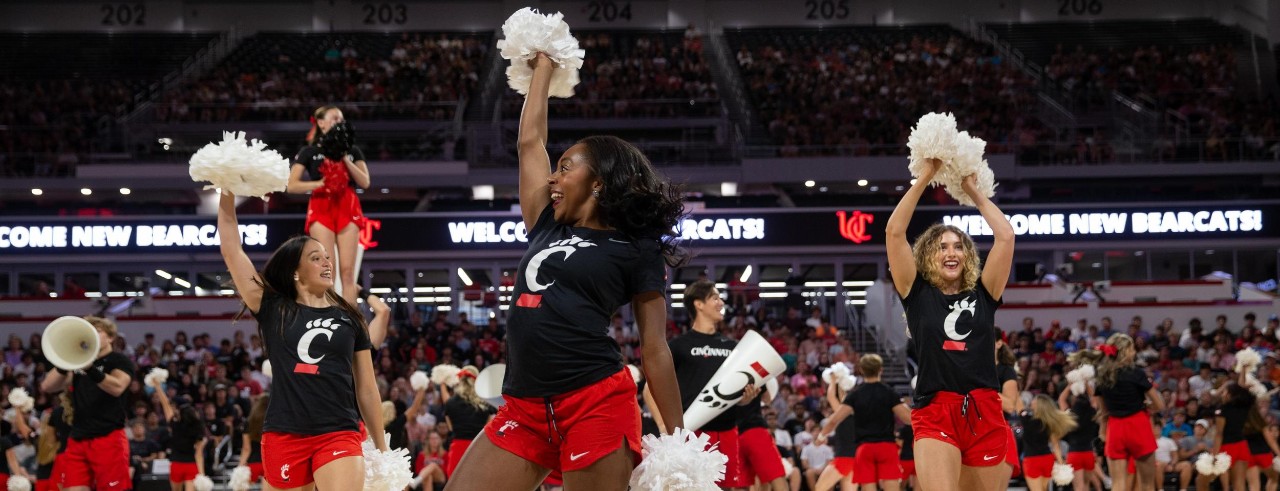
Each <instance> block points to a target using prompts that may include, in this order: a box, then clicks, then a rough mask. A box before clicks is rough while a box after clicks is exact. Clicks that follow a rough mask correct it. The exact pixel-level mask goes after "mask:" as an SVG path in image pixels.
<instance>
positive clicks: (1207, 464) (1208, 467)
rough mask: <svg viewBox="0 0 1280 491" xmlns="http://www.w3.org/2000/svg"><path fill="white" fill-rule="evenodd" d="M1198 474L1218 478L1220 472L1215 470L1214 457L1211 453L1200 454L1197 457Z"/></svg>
mask: <svg viewBox="0 0 1280 491" xmlns="http://www.w3.org/2000/svg"><path fill="white" fill-rule="evenodd" d="M1196 472H1198V473H1200V475H1204V476H1216V475H1218V472H1217V471H1215V470H1214V468H1213V455H1212V454H1210V453H1209V452H1205V453H1202V454H1200V456H1199V457H1196Z"/></svg>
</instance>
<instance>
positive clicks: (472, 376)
mask: <svg viewBox="0 0 1280 491" xmlns="http://www.w3.org/2000/svg"><path fill="white" fill-rule="evenodd" d="M479 374H480V371H479V370H477V369H476V367H474V366H471V365H467V366H465V367H462V370H459V371H458V384H457V385H455V386H453V387H451V388H450V390H452V391H453V396H454V397H457V398H460V399H462V400H463V402H466V403H467V404H470V405H472V406H474V407H475V408H476V409H485V408H487V407H488V406H489V403H488V402H486V401H485V400H484V399H481V398H480V396H479V395H477V394H476V377H477V376H478V375H479Z"/></svg>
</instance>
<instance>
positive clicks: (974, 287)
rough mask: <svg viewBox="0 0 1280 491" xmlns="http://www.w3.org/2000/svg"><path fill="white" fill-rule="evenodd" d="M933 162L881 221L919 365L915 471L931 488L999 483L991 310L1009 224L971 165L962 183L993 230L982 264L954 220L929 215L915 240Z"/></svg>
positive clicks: (1006, 266)
mask: <svg viewBox="0 0 1280 491" xmlns="http://www.w3.org/2000/svg"><path fill="white" fill-rule="evenodd" d="M930 164H931V165H930V167H929V168H928V170H926V171H925V173H924V175H921V176H920V177H919V179H917V180H916V184H913V185H912V186H911V188H910V189H909V190H907V193H906V194H905V195H904V196H903V197H902V200H901V201H899V202H898V206H897V208H896V209H894V211H893V214H892V215H891V216H890V217H889V221H888V223H887V224H886V225H885V241H886V249H887V251H888V256H889V269H890V273H892V276H893V285H894V288H895V289H897V292H898V295H899V297H900V298H901V299H902V305H903V308H904V309H905V310H906V314H907V328H908V330H909V331H910V334H911V337H912V339H914V340H915V346H916V352H915V353H914V355H915V358H916V359H917V360H919V365H920V366H919V372H918V373H919V375H918V376H917V382H916V387H915V392H914V400H915V408H914V410H912V412H911V426H912V428H913V429H914V430H915V439H916V442H915V457H916V462H917V465H916V474H917V477H918V479H919V481H920V486H921V487H923V488H924V489H928V490H929V491H958V490H962V489H964V490H970V489H983V490H992V489H994V490H1003V489H1005V488H1006V487H1007V486H1008V483H1009V474H1010V473H1009V471H1010V469H1009V466H1008V465H1001V464H1003V463H1004V462H1005V457H1006V455H1007V447H1008V438H1009V435H1008V431H1009V430H1008V425H1007V424H1006V423H1005V421H1004V418H1003V417H1002V416H1001V407H1002V404H1001V400H1000V394H999V392H998V390H999V388H1000V387H999V385H998V381H999V379H998V378H997V375H996V364H995V363H993V361H992V356H993V355H992V354H993V353H995V345H996V338H997V337H998V333H997V332H996V327H995V310H996V308H998V307H999V306H1000V303H1001V302H1000V298H1001V295H1003V294H1004V288H1005V284H1006V282H1007V281H1008V279H1009V271H1010V269H1011V267H1012V264H1013V248H1014V234H1013V227H1012V226H1010V225H1009V221H1008V220H1006V219H1005V217H1004V213H1002V212H1001V211H1000V209H999V208H997V207H996V205H995V204H994V203H992V202H991V200H989V199H987V197H986V196H983V195H982V193H980V192H979V191H978V189H977V184H976V183H977V181H976V179H975V177H974V176H972V175H970V176H968V177H966V178H965V179H964V181H963V183H962V185H963V187H964V192H965V193H966V194H967V195H968V196H969V197H970V198H971V199H972V200H973V202H974V203H976V204H977V207H978V211H979V212H981V214H982V217H983V218H984V219H985V220H986V221H987V224H988V225H990V227H991V231H992V235H993V237H994V243H993V244H992V246H991V251H990V252H988V253H987V259H986V263H985V266H984V267H981V268H979V260H978V251H977V247H976V246H975V245H974V243H973V239H971V238H970V237H969V236H968V234H965V233H964V231H962V230H960V229H959V228H956V227H954V226H949V225H943V224H934V225H933V226H931V227H929V228H928V229H926V230H925V231H924V232H923V233H921V234H920V236H919V237H918V238H916V242H915V244H914V246H912V245H911V244H910V243H908V242H907V227H908V225H909V224H910V223H911V215H912V214H913V213H914V212H915V208H916V204H917V203H918V202H919V200H920V195H921V194H922V193H924V190H925V188H926V187H927V186H928V185H929V183H930V181H932V180H933V177H934V175H936V174H937V172H938V169H939V168H940V167H941V166H942V162H941V161H939V160H936V159H935V160H932V161H931V162H930Z"/></svg>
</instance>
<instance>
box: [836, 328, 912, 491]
mask: <svg viewBox="0 0 1280 491" xmlns="http://www.w3.org/2000/svg"><path fill="white" fill-rule="evenodd" d="M858 368H859V369H860V370H861V372H862V376H863V377H864V380H863V382H862V383H861V384H858V386H857V387H854V388H853V390H851V391H849V395H847V396H845V399H844V401H843V402H842V403H841V404H840V405H839V406H836V410H835V412H834V413H832V415H831V417H829V418H827V422H826V424H824V425H822V430H821V431H819V432H818V436H817V437H815V438H814V441H815V442H816V443H817V444H819V445H821V444H823V443H825V442H826V440H827V434H828V433H830V432H831V431H834V430H835V427H836V425H838V424H840V422H841V421H844V420H845V418H848V417H850V416H853V433H854V437H855V438H856V439H857V440H858V452H857V454H855V455H854V458H853V483H854V484H857V485H858V486H860V487H861V488H862V490H863V491H875V490H876V484H877V483H879V485H880V489H883V490H885V491H897V489H898V486H899V481H901V480H902V467H901V465H900V464H899V463H898V445H897V444H896V443H894V432H893V427H894V423H895V421H894V418H895V417H897V419H899V420H901V421H903V422H904V423H907V422H910V421H911V409H909V408H907V405H906V404H905V403H903V402H902V401H901V400H899V399H898V394H897V392H894V390H893V388H892V387H889V384H886V383H884V382H881V381H880V373H881V370H883V368H884V360H882V359H881V358H880V355H877V354H875V353H871V354H866V355H862V357H861V358H859V359H858Z"/></svg>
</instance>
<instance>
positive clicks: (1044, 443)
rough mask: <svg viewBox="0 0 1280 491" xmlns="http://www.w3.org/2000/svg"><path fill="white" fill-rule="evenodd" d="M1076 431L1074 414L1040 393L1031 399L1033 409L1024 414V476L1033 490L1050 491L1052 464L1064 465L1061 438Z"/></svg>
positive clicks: (1064, 459)
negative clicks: (1059, 407) (1055, 404)
mask: <svg viewBox="0 0 1280 491" xmlns="http://www.w3.org/2000/svg"><path fill="white" fill-rule="evenodd" d="M1075 428H1076V420H1075V418H1074V417H1072V415H1071V413H1068V412H1066V411H1060V410H1058V408H1057V407H1055V406H1054V404H1053V399H1050V398H1049V396H1046V395H1044V394H1040V395H1038V396H1036V398H1035V399H1032V400H1031V410H1030V411H1023V413H1022V448H1023V453H1024V454H1025V455H1024V457H1023V461H1022V464H1023V466H1022V467H1023V474H1025V475H1026V478H1027V488H1028V489H1029V490H1030V491H1048V489H1049V478H1051V477H1053V464H1055V463H1057V464H1065V463H1067V459H1066V458H1065V456H1063V455H1062V446H1061V445H1059V442H1060V441H1061V439H1062V437H1063V436H1064V435H1066V434H1067V433H1070V432H1071V430H1074V429H1075Z"/></svg>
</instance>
